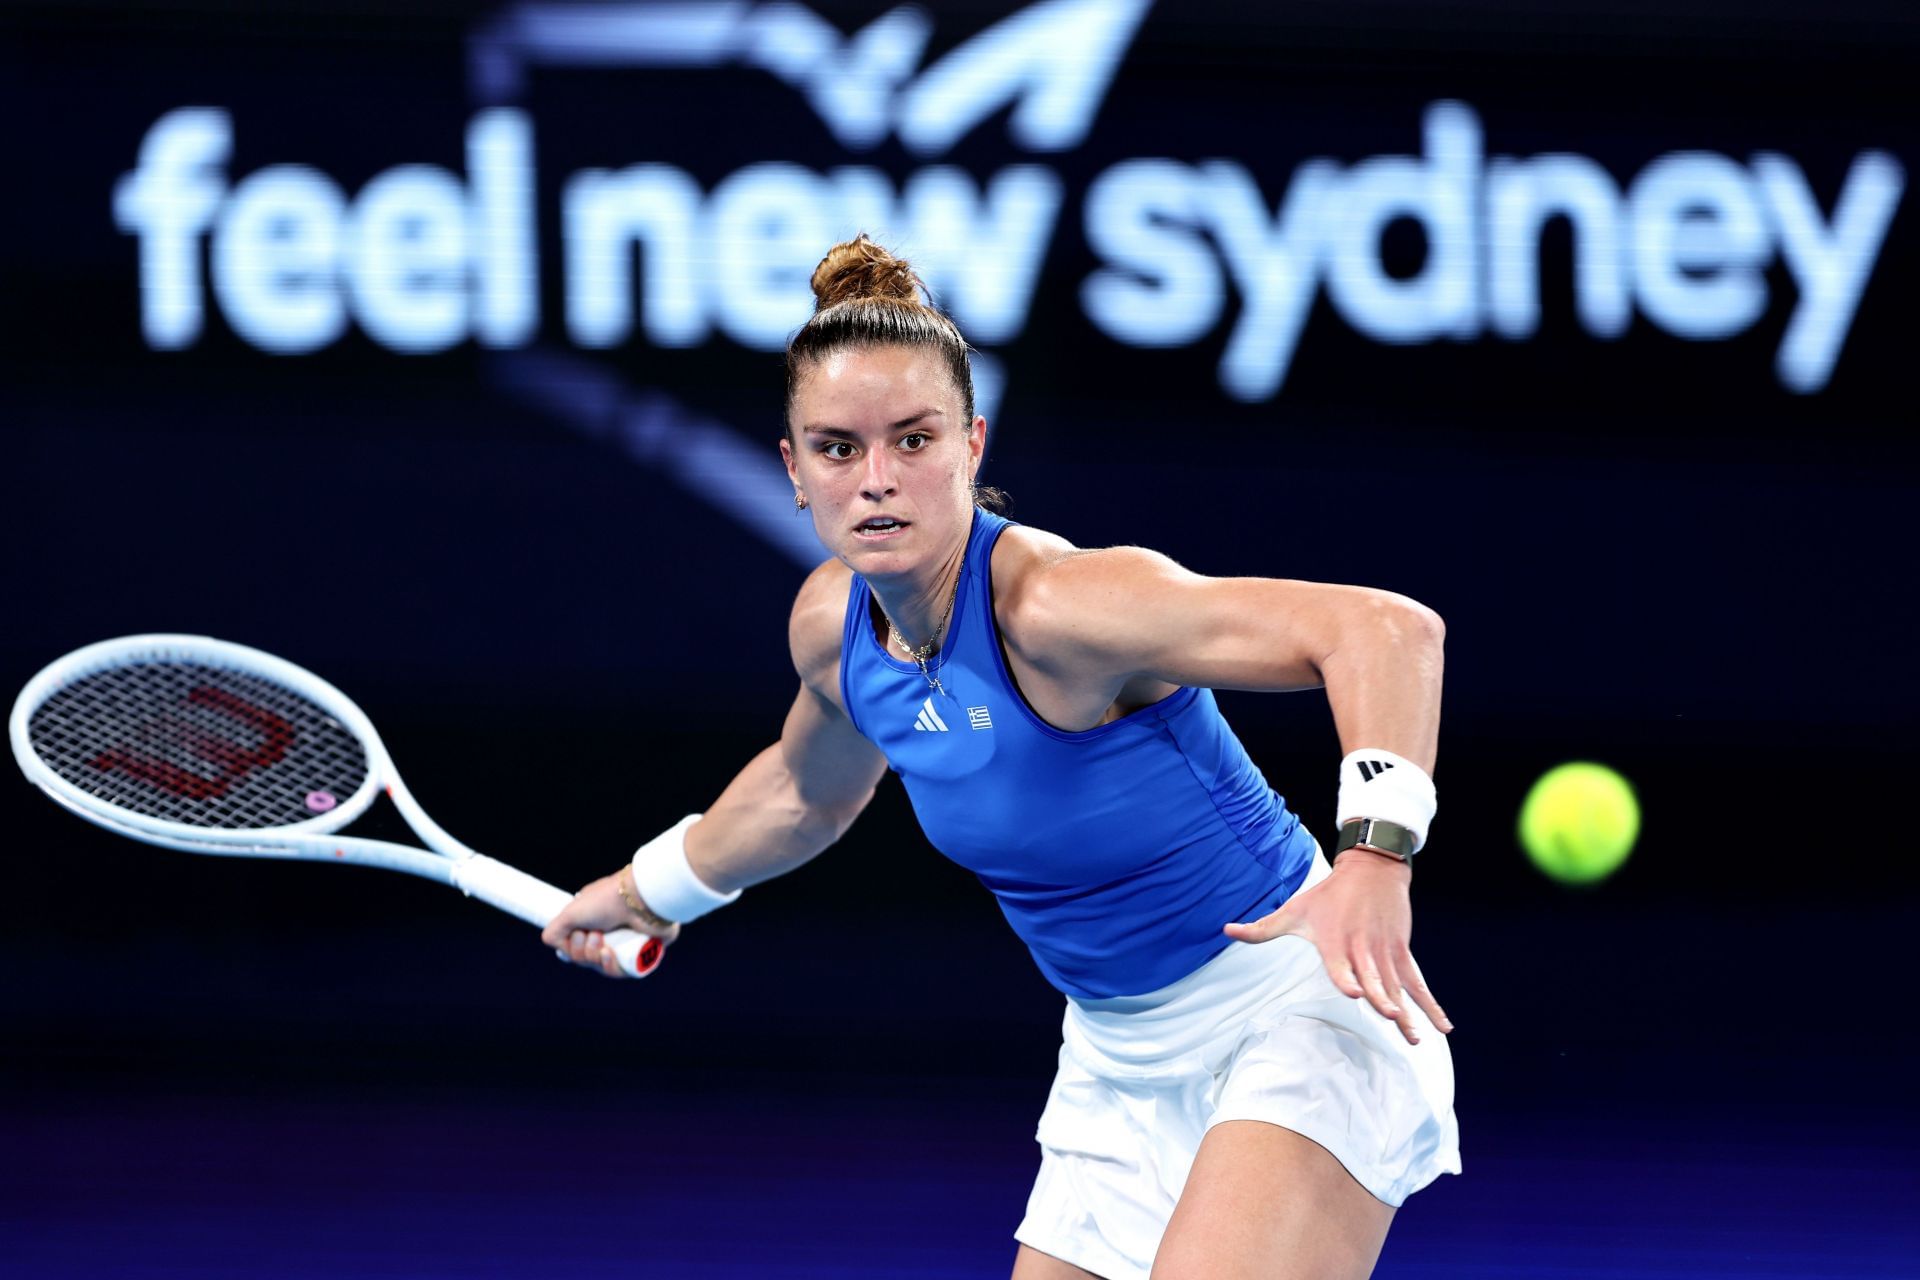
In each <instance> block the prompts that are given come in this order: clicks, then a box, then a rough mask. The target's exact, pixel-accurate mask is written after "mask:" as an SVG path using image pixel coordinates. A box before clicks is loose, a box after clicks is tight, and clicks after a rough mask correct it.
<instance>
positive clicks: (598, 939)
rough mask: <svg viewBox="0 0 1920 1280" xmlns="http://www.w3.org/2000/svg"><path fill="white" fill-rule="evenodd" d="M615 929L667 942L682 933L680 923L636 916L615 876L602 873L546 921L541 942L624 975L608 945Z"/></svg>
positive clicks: (577, 960)
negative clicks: (662, 923) (607, 937)
mask: <svg viewBox="0 0 1920 1280" xmlns="http://www.w3.org/2000/svg"><path fill="white" fill-rule="evenodd" d="M615 875H618V873H617V872H616V873H615ZM614 929H631V930H633V931H634V932H635V933H644V934H648V935H649V936H651V937H655V938H659V939H660V940H661V941H662V942H665V943H672V942H673V940H674V939H675V938H678V937H679V936H680V926H679V925H677V924H669V925H667V926H666V927H665V928H664V929H663V928H661V927H660V925H659V924H658V923H657V922H653V921H649V920H647V919H646V918H645V917H643V916H639V915H635V914H634V913H633V911H632V910H631V909H629V908H628V906H627V904H626V900H625V899H623V898H622V897H621V896H620V886H619V884H618V883H617V882H616V880H615V877H614V876H602V877H600V879H598V880H595V881H594V882H593V883H592V884H590V885H588V886H587V887H586V888H584V889H582V890H581V891H580V892H579V893H577V894H575V895H574V898H573V901H572V902H569V903H568V904H567V905H566V906H564V907H562V908H561V909H560V914H559V915H557V916H555V917H554V918H553V919H552V920H549V921H548V922H547V927H546V928H544V929H542V930H541V931H540V941H542V942H544V943H546V944H547V945H548V946H550V947H552V948H553V949H554V950H555V951H557V952H559V953H560V958H561V959H563V960H566V961H568V962H570V963H572V964H578V965H586V966H588V967H590V968H596V969H598V970H600V972H601V973H604V974H606V975H607V976H608V977H609V978H624V977H626V976H627V974H626V971H625V970H623V969H622V968H621V967H620V962H619V961H618V960H616V959H615V958H614V955H613V948H612V947H610V946H608V945H606V935H607V933H609V932H610V931H612V930H614Z"/></svg>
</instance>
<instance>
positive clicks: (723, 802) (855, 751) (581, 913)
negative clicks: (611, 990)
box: [541, 562, 886, 977]
mask: <svg viewBox="0 0 1920 1280" xmlns="http://www.w3.org/2000/svg"><path fill="white" fill-rule="evenodd" d="M846 586H847V576H846V570H845V569H844V568H843V567H841V566H839V565H838V564H837V563H834V562H829V563H828V564H826V565H823V566H821V568H820V569H819V570H816V571H815V573H814V574H813V575H812V576H811V577H809V578H808V580H807V584H806V585H805V586H804V587H802V588H801V591H800V596H799V599H798V600H797V601H796V602H795V604H794V611H793V618H792V622H791V624H790V639H791V643H792V648H793V659H794V665H795V667H796V668H797V669H798V671H799V673H800V677H801V684H800V691H799V694H798V695H797V696H796V697H795V698H794V702H793V706H792V707H791V708H790V709H789V710H788V712H787V719H786V724H785V725H784V727H783V728H782V731H781V735H780V740H779V741H778V742H776V743H774V744H773V745H772V746H770V747H768V748H766V749H765V750H764V751H762V752H760V753H759V754H758V755H757V756H755V757H754V758H753V759H752V760H751V761H749V762H748V764H747V766H746V767H745V768H744V769H742V770H741V771H740V772H739V773H738V774H737V775H736V776H735V777H734V779H733V781H732V782H730V783H728V784H727V787H726V789H725V790H724V791H722V792H721V793H720V797H719V799H717V800H715V801H714V802H713V804H712V805H711V806H710V807H709V808H708V809H707V810H706V812H705V813H704V814H702V815H701V816H700V817H699V818H698V819H697V820H695V821H694V822H693V823H692V824H691V825H690V826H687V827H685V828H684V829H683V830H681V831H680V832H679V833H678V837H677V839H678V842H680V845H679V847H680V848H682V849H684V856H685V868H684V871H685V873H686V874H689V875H691V876H692V877H693V878H694V884H695V885H696V886H697V887H698V891H699V892H702V893H705V894H710V895H712V896H714V897H724V896H726V895H730V894H734V893H737V892H738V891H739V890H740V889H743V888H745V887H746V886H748V885H752V884H758V883H759V882H760V881H762V880H770V879H772V878H773V877H774V876H777V875H780V874H782V873H783V872H787V871H791V870H792V869H793V868H795V867H797V866H799V865H800V864H801V863H803V862H806V861H808V860H809V859H811V858H813V857H814V856H815V855H817V854H818V853H820V852H821V851H822V850H823V849H825V848H826V847H827V846H828V845H831V844H832V843H834V842H835V841H836V840H838V839H839V838H840V837H841V836H842V835H843V834H845V832H846V830H847V828H848V827H850V826H851V825H853V820H854V819H855V818H856V817H858V816H859V814H860V811H861V810H862V809H864V808H865V807H866V805H867V802H868V801H869V800H871V799H872V798H873V790H874V786H875V785H876V784H877V783H878V782H879V780H880V776H881V774H883V773H884V772H885V771H886V760H885V757H883V756H882V755H881V754H880V752H879V750H878V749H877V748H875V747H874V745H873V744H872V743H870V742H868V741H867V740H866V739H865V738H863V737H861V736H860V734H859V732H858V731H856V730H855V729H854V727H853V725H852V723H851V722H850V721H849V720H848V719H847V717H846V715H845V714H844V713H843V712H842V710H841V708H840V705H839V660H840V630H841V627H840V624H841V618H842V614H843V611H844V608H845V603H846ZM676 856H677V855H676ZM631 876H632V873H631V871H630V870H629V869H628V868H625V867H623V868H621V869H620V870H618V871H616V872H615V873H614V874H612V875H609V876H604V877H602V878H601V879H599V880H596V881H594V882H593V883H592V884H589V885H588V886H587V887H586V888H584V889H582V890H581V891H580V893H579V894H578V895H577V896H576V897H575V898H574V900H573V901H572V902H570V903H568V904H567V907H566V908H565V909H564V910H563V911H561V913H560V914H559V915H557V916H555V917H554V918H553V920H552V921H551V922H550V923H549V924H548V925H547V927H546V929H545V930H544V931H543V932H542V934H541V939H542V941H544V942H545V943H547V945H549V946H552V947H555V948H557V949H559V950H561V951H562V952H564V953H565V954H566V955H567V957H568V958H569V959H571V960H572V961H573V962H574V963H576V964H585V965H593V966H595V967H598V968H599V969H600V970H601V972H603V973H605V974H606V975H607V976H609V977H621V976H624V975H623V974H622V973H621V971H620V968H619V966H618V963H617V962H616V961H615V960H614V959H613V956H612V953H611V952H610V951H609V950H608V949H607V948H605V947H604V946H602V945H601V935H602V934H604V933H605V932H606V931H607V930H609V929H616V928H621V927H626V928H630V929H634V930H636V931H638V932H641V933H647V934H651V935H653V936H654V937H659V938H664V939H666V940H667V941H669V942H671V941H673V939H674V938H676V937H678V936H679V924H678V923H677V922H676V921H674V920H673V919H672V918H671V916H670V915H669V914H662V913H659V912H656V911H655V910H654V909H653V904H651V903H649V902H647V901H646V899H645V897H644V896H643V895H642V894H641V893H640V891H639V889H638V887H637V886H636V885H635V883H634V881H633V880H632V878H631ZM636 908H638V909H637V910H636Z"/></svg>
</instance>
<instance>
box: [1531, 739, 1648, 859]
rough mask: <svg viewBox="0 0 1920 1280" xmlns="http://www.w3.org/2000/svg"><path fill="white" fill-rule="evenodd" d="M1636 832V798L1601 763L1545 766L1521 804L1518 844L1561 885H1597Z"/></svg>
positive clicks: (1628, 850) (1625, 851) (1623, 781)
mask: <svg viewBox="0 0 1920 1280" xmlns="http://www.w3.org/2000/svg"><path fill="white" fill-rule="evenodd" d="M1639 834H1640V802H1639V800H1637V799H1636V798H1635V797H1634V794H1633V788H1632V787H1631V786H1630V785H1628V783H1627V780H1626V779H1625V778H1623V777H1621V776H1620V775H1619V774H1618V773H1615V772H1614V771H1613V770H1612V769H1609V768H1607V766H1605V765H1603V764H1592V763H1588V762H1584V761H1582V762H1576V763H1573V764H1563V765H1560V766H1559V767H1558V768H1554V769H1549V770H1547V772H1546V773H1544V774H1542V775H1541V776H1540V780H1539V781H1538V782H1536V783H1534V784H1533V789H1532V790H1530V791H1528V792H1527V798H1526V799H1525V800H1524V801H1522V802H1521V804H1520V847H1521V848H1523V849H1525V850H1526V851H1527V857H1529V858H1531V859H1532V860H1533V865H1534V866H1536V867H1538V868H1540V870H1541V871H1543V872H1545V873H1546V875H1547V876H1548V878H1549V879H1553V880H1558V881H1559V882H1560V883H1561V884H1597V883H1598V882H1600V881H1602V880H1604V879H1606V878H1607V877H1608V876H1610V875H1612V874H1613V873H1614V872H1615V871H1618V870H1619V869H1620V864H1621V863H1623V862H1625V861H1626V860H1627V855H1628V854H1629V853H1631V852H1633V842H1634V840H1635V838H1636V837H1638V836H1639Z"/></svg>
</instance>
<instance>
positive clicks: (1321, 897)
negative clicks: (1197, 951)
mask: <svg viewBox="0 0 1920 1280" xmlns="http://www.w3.org/2000/svg"><path fill="white" fill-rule="evenodd" d="M1411 879H1412V871H1411V870H1410V869H1409V868H1408V867H1407V866H1406V865H1405V864H1403V863H1401V862H1400V861H1399V860H1398V859H1395V858H1389V857H1384V856H1382V855H1380V854H1377V853H1370V852H1368V851H1367V850H1364V849H1349V850H1346V851H1345V852H1343V853H1341V854H1340V856H1339V857H1337V858H1335V859H1334V863H1333V874H1332V875H1330V876H1328V877H1327V878H1326V879H1324V880H1322V881H1321V882H1320V883H1319V884H1316V885H1314V886H1313V888H1311V889H1303V890H1301V891H1300V892H1299V893H1296V894H1294V895H1293V896H1292V897H1291V898H1288V899H1287V900H1286V901H1285V902H1284V903H1282V904H1281V905H1280V907H1279V909H1278V910H1276V911H1273V912H1271V913H1270V914H1268V915H1264V916H1262V917H1260V918H1259V919H1258V920H1255V921H1253V922H1252V923H1250V924H1230V925H1228V926H1227V927H1226V931H1227V936H1228V937H1230V938H1235V939H1238V940H1239V941H1241V942H1266V941H1267V940H1269V939H1271V938H1278V937H1280V936H1282V935H1283V934H1292V935H1293V936H1294V937H1297V938H1305V939H1306V940H1307V941H1308V942H1311V943H1312V944H1313V945H1314V946H1316V947H1318V948H1319V949H1320V958H1321V959H1322V960H1323V961H1325V963H1326V966H1327V976H1328V977H1330V978H1332V979H1333V985H1334V986H1336V987H1338V988H1339V989H1340V990H1341V992H1342V993H1343V994H1345V995H1348V996H1351V997H1353V998H1354V999H1356V1000H1365V1001H1366V1002H1367V1003H1368V1004H1370V1005H1372V1006H1373V1008H1374V1010H1375V1011H1376V1012H1377V1013H1379V1015H1380V1016H1381V1017H1383V1018H1386V1019H1388V1020H1390V1021H1392V1022H1394V1023H1396V1024H1398V1025H1399V1027H1400V1034H1401V1035H1403V1036H1405V1037H1406V1039H1407V1042H1408V1043H1409V1044H1418V1043H1419V1042H1420V1035H1419V1031H1418V1028H1417V1027H1416V1026H1415V1024H1414V1021H1413V1017H1412V1014H1411V1011H1410V1009H1409V1007H1408V1006H1409V997H1411V1002H1412V1003H1414V1004H1418V1005H1419V1006H1420V1008H1421V1009H1423V1010H1425V1011H1426V1014H1427V1016H1428V1017H1429V1018H1431V1019H1432V1020H1433V1025H1434V1026H1436V1027H1438V1028H1439V1029H1440V1030H1441V1031H1443V1032H1445V1031H1452V1030H1453V1023H1452V1022H1451V1021H1449V1020H1448V1018H1447V1013H1446V1010H1444V1009H1442V1008H1441V1007H1440V1002H1439V1001H1438V1000H1435V999H1434V998H1433V993H1432V992H1431V991H1429V990H1427V984H1426V982H1425V980H1423V979H1422V978H1421V977H1420V966H1419V965H1417V964H1415V963H1414V962H1413V952H1412V950H1411V949H1410V948H1409V943H1410V942H1411V941H1412V938H1413V905H1412V902H1411V900H1410V897H1409V894H1408V888H1407V886H1408V882H1409V881H1410V880H1411Z"/></svg>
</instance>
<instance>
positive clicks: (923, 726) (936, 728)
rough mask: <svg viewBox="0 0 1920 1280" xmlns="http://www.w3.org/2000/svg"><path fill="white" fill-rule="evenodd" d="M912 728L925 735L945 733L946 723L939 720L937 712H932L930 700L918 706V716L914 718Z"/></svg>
mask: <svg viewBox="0 0 1920 1280" xmlns="http://www.w3.org/2000/svg"><path fill="white" fill-rule="evenodd" d="M913 727H914V728H916V729H920V730H923V731H925V732H927V733H946V732H947V722H946V721H945V720H942V719H941V718H940V713H939V712H938V711H936V710H934V707H933V699H932V698H928V699H927V700H926V701H925V702H923V703H921V704H920V714H919V716H918V717H916V718H915V720H914V722H913Z"/></svg>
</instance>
